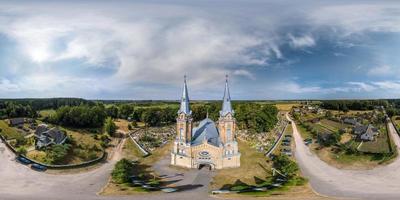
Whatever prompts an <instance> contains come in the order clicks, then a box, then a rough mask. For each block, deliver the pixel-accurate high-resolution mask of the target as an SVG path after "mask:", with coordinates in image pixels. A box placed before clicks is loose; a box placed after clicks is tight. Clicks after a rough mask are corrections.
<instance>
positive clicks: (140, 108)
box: [0, 98, 278, 133]
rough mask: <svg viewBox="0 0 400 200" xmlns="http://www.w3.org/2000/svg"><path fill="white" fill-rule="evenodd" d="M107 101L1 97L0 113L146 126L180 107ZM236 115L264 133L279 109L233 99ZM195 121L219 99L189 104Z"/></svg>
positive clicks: (172, 116)
mask: <svg viewBox="0 0 400 200" xmlns="http://www.w3.org/2000/svg"><path fill="white" fill-rule="evenodd" d="M105 103H107V102H101V101H88V100H84V99H67V98H62V99H57V98H55V99H25V100H1V101H0V116H2V118H3V119H4V118H13V117H38V115H39V114H38V111H40V110H42V109H54V110H55V113H54V114H52V115H50V116H47V117H46V118H44V121H47V122H50V123H53V124H59V125H64V126H69V127H76V128H99V127H102V126H103V124H104V122H105V120H106V118H107V117H111V118H121V119H128V120H129V121H134V122H143V123H145V124H146V125H147V126H163V125H170V124H174V123H175V121H176V115H177V111H178V108H179V104H178V103H177V102H138V103H131V102H130V103H127V102H118V103H115V102H114V103H112V104H105ZM233 107H234V110H235V117H236V120H237V124H238V127H239V128H240V129H248V130H250V132H252V133H254V132H267V131H269V130H271V129H272V128H273V127H274V126H275V124H276V123H277V113H278V110H277V108H276V107H275V106H273V105H269V104H257V103H253V102H233ZM191 109H192V113H193V119H194V121H200V120H202V119H204V118H206V116H207V113H208V116H209V118H211V119H213V120H214V121H217V120H218V117H219V111H220V109H221V102H218V101H215V102H196V103H192V104H191Z"/></svg>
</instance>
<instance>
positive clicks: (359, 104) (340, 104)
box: [321, 100, 389, 112]
mask: <svg viewBox="0 0 400 200" xmlns="http://www.w3.org/2000/svg"><path fill="white" fill-rule="evenodd" d="M388 105H389V102H388V101H387V100H328V101H322V104H321V107H322V108H325V109H331V110H339V111H344V112H347V111H349V110H372V109H374V107H375V106H384V107H388Z"/></svg>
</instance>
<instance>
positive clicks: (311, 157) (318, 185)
mask: <svg viewBox="0 0 400 200" xmlns="http://www.w3.org/2000/svg"><path fill="white" fill-rule="evenodd" d="M287 118H288V120H289V121H291V122H292V128H293V136H294V139H295V144H296V151H295V157H296V160H297V162H298V163H299V165H300V168H301V170H302V172H303V174H304V175H305V176H306V177H308V178H309V180H310V183H311V186H312V188H313V189H314V190H315V191H316V192H317V193H319V194H321V195H326V196H332V197H347V198H357V199H400V159H399V157H398V158H396V159H395V161H393V163H391V164H389V165H386V166H381V167H377V168H375V169H372V170H341V169H337V168H335V167H332V166H329V165H328V164H326V163H325V162H323V161H321V160H320V159H319V158H318V157H317V155H315V154H313V153H312V152H310V150H309V148H308V147H307V146H306V145H304V142H303V139H302V138H301V136H300V134H299V132H298V130H297V127H296V124H295V123H294V122H293V121H292V120H291V119H290V118H289V116H288V115H287ZM389 132H390V134H391V137H392V138H393V140H394V142H395V144H396V145H397V150H399V147H400V138H399V136H398V135H397V134H396V132H395V130H394V127H393V124H391V123H390V124H389Z"/></svg>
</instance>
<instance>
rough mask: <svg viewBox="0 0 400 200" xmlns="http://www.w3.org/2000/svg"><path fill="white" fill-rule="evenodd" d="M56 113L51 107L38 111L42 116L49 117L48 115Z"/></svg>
mask: <svg viewBox="0 0 400 200" xmlns="http://www.w3.org/2000/svg"><path fill="white" fill-rule="evenodd" d="M53 114H56V111H55V110H53V109H47V110H41V111H39V115H40V116H41V117H42V118H45V117H49V116H50V115H53Z"/></svg>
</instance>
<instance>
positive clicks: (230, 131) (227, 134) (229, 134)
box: [226, 124, 232, 142]
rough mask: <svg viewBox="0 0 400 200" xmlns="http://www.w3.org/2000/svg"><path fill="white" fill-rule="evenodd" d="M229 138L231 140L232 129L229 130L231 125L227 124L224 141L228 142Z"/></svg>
mask: <svg viewBox="0 0 400 200" xmlns="http://www.w3.org/2000/svg"><path fill="white" fill-rule="evenodd" d="M231 138H232V129H231V125H230V124H229V125H228V127H227V129H226V141H228V142H230V141H231Z"/></svg>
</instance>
